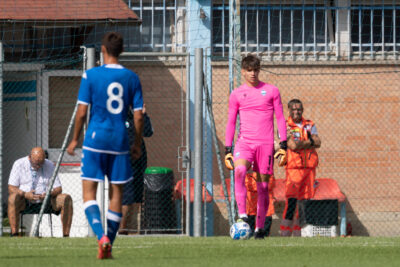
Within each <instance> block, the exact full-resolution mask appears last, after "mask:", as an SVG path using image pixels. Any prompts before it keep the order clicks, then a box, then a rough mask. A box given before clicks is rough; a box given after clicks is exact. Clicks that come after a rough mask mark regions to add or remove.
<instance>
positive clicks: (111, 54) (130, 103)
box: [67, 32, 143, 259]
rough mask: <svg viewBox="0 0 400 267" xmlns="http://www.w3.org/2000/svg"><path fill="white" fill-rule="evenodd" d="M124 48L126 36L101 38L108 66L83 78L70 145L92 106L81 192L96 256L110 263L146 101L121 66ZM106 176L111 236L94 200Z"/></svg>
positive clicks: (71, 148)
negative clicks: (130, 118) (130, 126)
mask: <svg viewBox="0 0 400 267" xmlns="http://www.w3.org/2000/svg"><path fill="white" fill-rule="evenodd" d="M122 50H123V38H122V36H121V35H120V34H119V33H116V32H110V33H107V34H106V35H105V36H104V37H103V40H102V45H101V51H102V53H103V56H104V63H105V64H104V65H103V66H100V67H96V68H92V69H90V70H88V71H86V72H85V73H84V74H83V75H82V80H81V86H80V89H79V95H78V111H77V114H76V118H75V129H74V133H73V138H72V141H71V143H70V144H69V146H68V148H67V152H68V153H69V154H70V155H74V154H75V153H74V149H75V148H76V146H77V144H78V139H79V136H80V133H81V131H82V127H83V124H84V122H85V120H86V116H87V113H88V107H89V105H90V119H89V125H88V128H87V131H86V135H85V139H84V141H83V147H82V166H81V167H82V174H81V178H82V191H83V201H84V204H83V206H84V209H85V214H86V217H87V220H88V222H89V225H90V226H91V228H92V229H93V232H94V233H95V235H96V236H97V240H98V246H99V249H98V256H97V257H98V258H99V259H109V258H112V256H111V247H112V244H113V242H114V239H115V236H116V234H117V231H118V228H119V224H120V221H121V218H122V213H121V209H122V190H123V185H124V184H125V183H126V182H128V181H130V180H131V179H132V178H133V177H132V169H131V164H130V155H129V153H130V152H132V157H133V158H135V159H137V158H138V157H139V156H140V153H141V151H140V145H141V140H142V137H141V134H142V129H143V114H142V108H143V98H142V87H141V84H140V80H139V77H138V76H137V75H136V74H135V73H134V72H132V71H130V70H128V69H126V68H124V67H123V66H121V65H120V64H119V63H118V57H119V55H120V54H121V53H122ZM131 107H132V108H133V110H134V125H135V129H136V137H135V143H134V145H133V146H132V151H130V146H129V138H128V132H127V130H126V127H125V120H126V117H127V113H128V109H129V108H131ZM105 175H106V176H107V178H108V181H109V183H110V187H109V188H110V189H109V198H110V202H109V208H108V212H107V235H106V234H105V233H104V231H103V226H102V222H101V216H100V209H99V206H98V204H97V201H96V192H97V184H98V182H102V181H104V176H105Z"/></svg>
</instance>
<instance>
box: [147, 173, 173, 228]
mask: <svg viewBox="0 0 400 267" xmlns="http://www.w3.org/2000/svg"><path fill="white" fill-rule="evenodd" d="M173 185H174V174H173V171H172V169H170V168H165V167H148V168H147V169H146V171H145V173H144V202H143V205H142V217H141V232H142V233H145V234H163V233H169V234H172V233H176V229H177V223H176V214H175V208H174V203H173V199H172V192H173Z"/></svg>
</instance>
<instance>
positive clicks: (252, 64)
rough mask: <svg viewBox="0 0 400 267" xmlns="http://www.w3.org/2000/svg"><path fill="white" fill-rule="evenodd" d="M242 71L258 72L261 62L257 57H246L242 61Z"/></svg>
mask: <svg viewBox="0 0 400 267" xmlns="http://www.w3.org/2000/svg"><path fill="white" fill-rule="evenodd" d="M241 67H242V69H243V70H250V69H252V70H259V69H260V68H261V61H260V59H259V58H258V57H257V56H254V55H247V56H246V57H244V58H243V59H242V66H241Z"/></svg>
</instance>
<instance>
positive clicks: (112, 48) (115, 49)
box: [101, 32, 124, 57]
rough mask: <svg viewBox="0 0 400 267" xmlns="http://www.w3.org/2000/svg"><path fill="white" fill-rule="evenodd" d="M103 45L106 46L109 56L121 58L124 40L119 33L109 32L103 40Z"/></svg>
mask: <svg viewBox="0 0 400 267" xmlns="http://www.w3.org/2000/svg"><path fill="white" fill-rule="evenodd" d="M101 45H104V47H105V48H106V50H107V53H108V54H109V55H111V56H113V57H119V55H120V54H121V53H122V50H123V48H124V38H123V37H122V35H121V34H120V33H118V32H108V33H106V34H105V35H104V37H103V39H102V40H101Z"/></svg>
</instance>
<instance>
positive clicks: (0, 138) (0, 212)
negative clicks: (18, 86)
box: [0, 42, 4, 236]
mask: <svg viewBox="0 0 400 267" xmlns="http://www.w3.org/2000/svg"><path fill="white" fill-rule="evenodd" d="M3 61H4V53H3V43H2V42H0V236H3V167H2V166H3Z"/></svg>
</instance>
